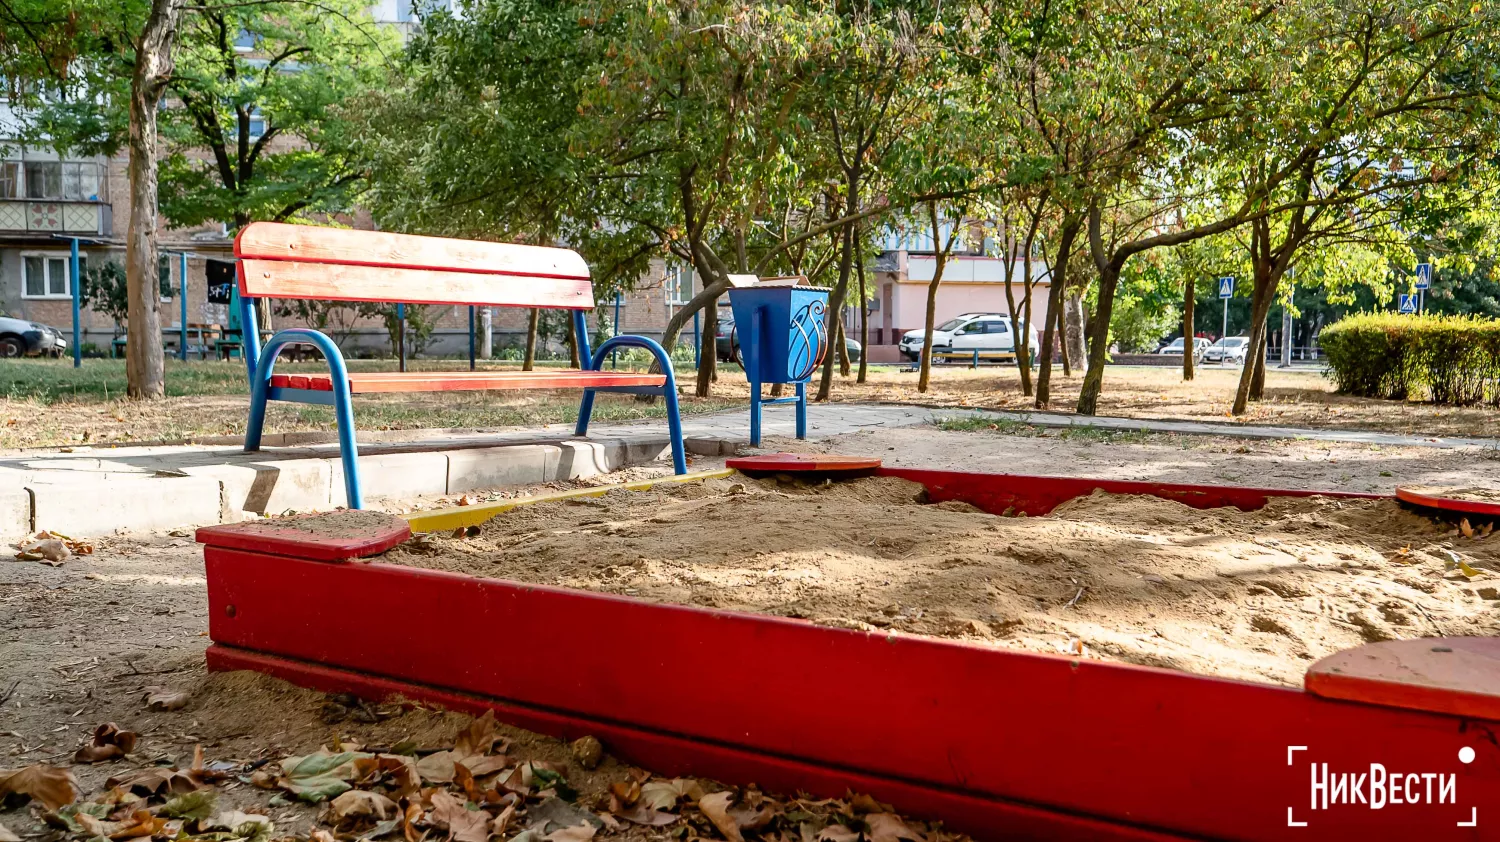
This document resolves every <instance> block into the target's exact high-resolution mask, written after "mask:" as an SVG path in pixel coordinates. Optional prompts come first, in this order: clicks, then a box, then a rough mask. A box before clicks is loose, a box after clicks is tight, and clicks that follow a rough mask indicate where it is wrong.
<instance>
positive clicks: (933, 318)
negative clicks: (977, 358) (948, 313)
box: [917, 202, 951, 392]
mask: <svg viewBox="0 0 1500 842" xmlns="http://www.w3.org/2000/svg"><path fill="white" fill-rule="evenodd" d="M927 213H928V216H929V219H930V220H931V222H932V250H933V256H934V258H935V259H936V263H935V264H934V265H933V269H932V280H931V281H929V282H928V283H927V314H926V316H925V317H924V319H923V322H922V327H923V331H922V355H921V357H920V358H919V359H920V362H921V364H920V367H919V371H918V374H917V391H918V392H926V391H927V387H928V386H929V385H931V383H932V329H933V328H934V327H935V326H936V325H937V293H938V284H941V283H942V282H943V270H944V269H946V268H948V250H947V249H946V248H943V237H942V229H941V227H940V226H939V225H938V215H937V203H936V202H928V203H927ZM950 241H951V238H950Z"/></svg>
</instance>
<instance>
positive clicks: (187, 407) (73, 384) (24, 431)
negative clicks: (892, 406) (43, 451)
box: [0, 359, 739, 448]
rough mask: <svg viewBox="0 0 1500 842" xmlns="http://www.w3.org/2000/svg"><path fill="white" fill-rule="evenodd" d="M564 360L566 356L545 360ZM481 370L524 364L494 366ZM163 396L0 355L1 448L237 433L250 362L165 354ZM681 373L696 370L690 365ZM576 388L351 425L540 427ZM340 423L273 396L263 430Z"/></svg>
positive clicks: (626, 407)
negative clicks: (146, 397) (132, 394)
mask: <svg viewBox="0 0 1500 842" xmlns="http://www.w3.org/2000/svg"><path fill="white" fill-rule="evenodd" d="M545 364H550V365H561V363H556V362H552V363H545ZM466 367H467V362H466V361H463V360H418V361H413V363H412V365H411V366H410V368H411V369H412V370H449V371H452V370H461V369H464V368H466ZM482 367H484V368H519V366H518V365H517V364H514V363H509V364H506V363H488V364H484V365H483V366H482ZM349 368H350V369H351V370H355V371H381V370H385V371H394V370H395V368H396V364H395V362H394V361H388V360H350V361H349ZM166 371H167V399H166V400H162V401H150V402H138V401H131V400H125V399H123V395H124V391H125V365H124V361H123V360H84V363H83V367H82V368H79V369H75V368H73V366H72V362H71V361H69V360H61V361H57V360H15V361H10V360H0V395H3V396H0V448H16V447H46V446H56V445H73V444H79V443H90V444H108V443H112V442H113V443H119V442H151V441H157V442H160V441H180V440H184V439H196V438H205V437H209V436H224V435H231V436H232V435H241V434H243V433H244V431H245V420H246V414H247V411H248V406H249V401H248V397H247V394H248V391H247V388H246V381H247V375H246V373H245V368H244V365H243V364H242V363H240V362H238V361H232V362H199V361H190V362H186V363H184V362H180V361H177V360H170V359H169V360H167V369H166ZM277 371H278V372H288V373H289V372H295V371H307V372H322V371H326V369H325V368H323V366H322V364H321V363H301V364H285V363H283V364H279V365H277ZM679 376H687V377H691V374H690V373H688V372H680V373H679ZM579 396H580V393H579V392H578V391H576V390H561V391H549V390H536V391H518V392H446V393H415V394H393V395H368V396H356V397H355V399H354V417H355V422H356V424H358V426H359V428H360V429H361V430H398V429H415V428H454V427H461V428H476V429H488V428H496V427H539V426H541V425H543V424H571V423H572V422H573V421H575V420H577V418H578V399H579ZM738 402H739V401H735V400H726V399H723V398H718V397H715V398H705V399H698V398H684V399H683V400H682V401H681V404H682V412H683V414H685V415H686V414H693V413H702V412H714V411H717V410H720V409H723V408H725V407H727V406H732V405H735V404H736V403H738ZM664 412H665V410H664V408H663V406H662V404H661V402H660V401H657V402H655V403H649V404H648V403H641V402H639V401H636V400H635V399H634V398H633V397H632V396H629V395H603V394H601V395H599V396H598V398H597V399H596V400H595V402H594V420H595V421H598V422H605V421H629V420H635V419H641V418H660V417H662V416H663V413H664ZM332 429H334V421H333V408H332V407H327V406H311V405H305V404H289V403H272V404H271V405H270V408H269V410H268V413H267V420H266V430H267V432H283V433H284V432H296V431H303V430H332Z"/></svg>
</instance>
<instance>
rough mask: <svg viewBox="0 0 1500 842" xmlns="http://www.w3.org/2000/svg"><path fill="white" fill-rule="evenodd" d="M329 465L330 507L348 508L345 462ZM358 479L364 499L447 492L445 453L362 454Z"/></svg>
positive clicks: (330, 460)
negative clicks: (345, 486)
mask: <svg viewBox="0 0 1500 842" xmlns="http://www.w3.org/2000/svg"><path fill="white" fill-rule="evenodd" d="M325 461H326V463H327V464H328V466H329V470H330V473H331V475H330V477H329V492H328V497H329V500H328V502H329V505H331V506H333V507H334V508H338V507H340V506H347V505H349V497H348V495H347V494H346V493H345V491H344V463H343V461H342V460H340V459H327V460H325ZM359 480H360V485H361V490H362V491H364V495H365V499H366V500H372V499H380V498H387V499H391V498H401V497H416V496H418V495H424V494H433V495H436V494H447V493H448V454H446V453H370V454H364V453H361V454H360V457H359Z"/></svg>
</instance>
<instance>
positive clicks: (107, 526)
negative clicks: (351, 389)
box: [0, 403, 1496, 542]
mask: <svg viewBox="0 0 1500 842" xmlns="http://www.w3.org/2000/svg"><path fill="white" fill-rule="evenodd" d="M966 416H978V417H984V418H993V419H996V420H1007V421H1013V422H1020V423H1025V424H1032V425H1035V426H1038V427H1075V426H1077V427H1094V428H1097V429H1105V430H1119V431H1129V432H1138V431H1146V432H1154V433H1176V434H1181V435H1204V436H1230V437H1236V438H1246V439H1311V440H1317V441H1329V442H1345V443H1354V444H1365V445H1379V446H1391V447H1434V448H1455V449H1456V448H1492V447H1495V446H1496V444H1495V442H1494V441H1492V440H1488V439H1463V438H1425V437H1420V436H1403V435H1395V434H1390V433H1371V432H1361V431H1354V430H1305V429H1296V428H1290V427H1258V426H1249V425H1240V424H1215V423H1206V422H1191V421H1165V420H1142V419H1131V418H1108V417H1093V418H1090V417H1085V416H1077V415H1066V414H1062V413H1053V412H1030V413H1027V412H995V411H987V410H974V409H959V408H955V409H931V408H926V407H917V406H908V405H896V404H850V403H832V404H814V405H812V406H810V407H809V408H808V427H809V429H808V435H809V437H810V438H813V439H827V438H833V437H836V436H842V435H847V434H851V433H857V432H859V431H861V430H870V429H877V428H894V427H910V426H916V425H922V424H929V423H931V422H932V421H933V420H934V419H938V418H954V417H966ZM683 429H684V434H685V437H686V439H687V449H688V452H689V454H696V455H701V456H715V457H717V456H724V455H730V454H733V453H735V452H736V451H737V450H738V449H739V448H740V447H742V446H744V445H747V444H748V443H749V442H748V438H749V437H748V432H749V418H748V415H747V411H746V410H744V409H740V410H726V411H724V412H719V413H714V414H711V415H699V416H690V417H688V418H686V419H684V421H683ZM793 433H794V427H793V416H792V412H791V411H790V410H789V409H787V410H778V409H771V410H768V411H767V412H766V415H765V435H766V436H767V437H772V436H785V437H790V436H792V435H793ZM668 453H669V444H668V441H667V433H666V424H665V422H664V421H661V420H659V419H653V420H648V421H638V422H632V423H627V424H600V425H597V426H595V427H594V429H593V430H592V432H591V434H590V435H589V436H588V438H586V439H580V438H578V437H576V436H574V435H572V430H571V427H568V426H564V425H551V426H550V427H543V428H542V429H540V430H516V431H507V432H474V431H463V430H408V431H392V432H386V433H382V432H373V431H372V432H369V433H365V432H361V433H360V472H361V474H362V479H363V482H364V487H365V494H366V496H367V498H369V499H370V500H371V501H377V500H380V499H382V498H385V499H395V498H409V497H414V496H418V495H442V494H459V493H463V492H466V491H472V490H476V489H481V488H494V487H500V486H512V485H529V484H536V483H544V482H557V481H565V480H570V479H581V478H585V477H589V476H594V475H597V474H602V473H607V472H610V471H615V470H619V469H621V468H624V467H629V466H632V465H641V464H645V463H649V462H653V461H656V460H658V459H664V458H666V457H667V456H668ZM345 502H346V501H345V498H344V479H343V470H342V466H341V463H340V461H339V458H338V446H337V445H336V444H335V443H334V436H333V434H332V433H294V434H285V435H274V436H267V437H266V449H265V450H262V451H261V452H259V453H245V452H244V451H242V450H241V449H240V448H239V446H238V445H237V444H234V443H230V442H228V441H226V442H225V443H223V444H212V445H168V446H140V447H96V448H94V447H76V448H71V449H70V450H69V451H68V452H64V451H60V450H39V451H31V452H22V453H12V454H10V455H3V456H0V541H4V542H11V541H15V540H17V539H19V538H21V537H22V536H24V535H27V534H29V533H31V532H34V531H36V530H37V529H50V530H56V531H58V532H61V533H63V534H66V535H74V536H79V537H84V536H91V535H105V534H110V533H112V532H115V531H118V530H127V529H128V530H154V529H170V528H173V527H178V526H185V525H202V524H210V523H223V522H233V521H236V520H240V519H241V518H243V517H244V513H246V512H253V513H257V514H266V513H271V514H277V513H281V512H285V511H288V510H293V511H312V510H320V509H330V508H334V507H338V506H342V505H344V504H345Z"/></svg>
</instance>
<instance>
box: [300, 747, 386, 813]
mask: <svg viewBox="0 0 1500 842" xmlns="http://www.w3.org/2000/svg"><path fill="white" fill-rule="evenodd" d="M373 756H374V755H370V754H360V753H358V752H353V751H341V752H338V753H337V754H324V753H319V754H308V755H304V756H302V757H288V758H286V759H284V760H282V761H281V773H282V775H283V776H284V779H283V780H282V781H281V786H282V787H283V788H285V789H286V790H287V791H288V792H290V793H292V794H293V795H295V796H297V797H298V798H300V799H302V800H303V801H310V802H312V803H314V804H316V803H318V802H320V801H327V800H329V799H332V798H337V797H338V796H340V795H343V794H344V793H345V792H348V791H349V790H351V789H353V788H354V787H352V786H350V785H349V781H350V780H351V779H352V778H353V777H354V776H355V767H354V764H355V762H356V761H358V760H361V759H368V758H371V757H373Z"/></svg>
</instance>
